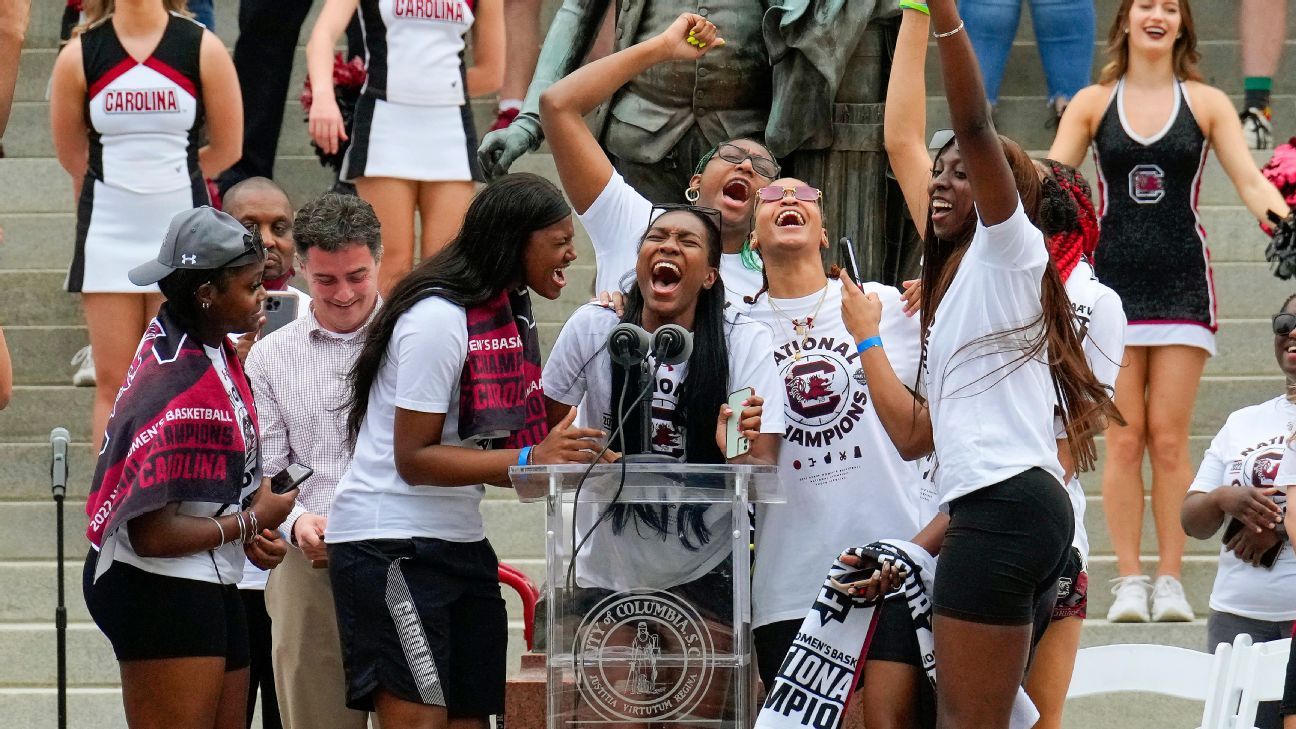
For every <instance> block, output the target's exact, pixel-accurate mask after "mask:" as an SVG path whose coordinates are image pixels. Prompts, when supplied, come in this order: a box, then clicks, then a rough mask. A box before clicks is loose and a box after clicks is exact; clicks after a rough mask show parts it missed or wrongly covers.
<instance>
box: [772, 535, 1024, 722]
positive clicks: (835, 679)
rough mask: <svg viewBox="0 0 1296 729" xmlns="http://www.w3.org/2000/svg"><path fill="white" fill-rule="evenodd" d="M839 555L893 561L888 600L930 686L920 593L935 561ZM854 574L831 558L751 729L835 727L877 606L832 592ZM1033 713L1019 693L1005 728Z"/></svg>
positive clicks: (890, 550) (921, 553)
mask: <svg viewBox="0 0 1296 729" xmlns="http://www.w3.org/2000/svg"><path fill="white" fill-rule="evenodd" d="M846 553H847V554H851V555H855V556H869V557H873V558H874V559H876V560H877V561H878V562H879V563H880V564H891V563H898V565H899V566H900V568H901V570H902V571H903V572H904V573H905V579H904V583H903V585H902V586H901V587H900V588H899V589H898V590H897V595H899V596H902V598H901V597H899V596H897V597H893V598H892V599H904V600H905V602H906V603H907V604H908V606H909V610H910V613H911V614H912V615H913V622H914V632H915V634H916V637H917V639H918V647H919V650H920V651H921V652H922V662H923V670H924V671H925V672H926V674H927V679H928V680H929V681H931V682H932V685H933V686H934V685H935V684H936V656H935V650H934V640H933V635H932V604H931V600H930V599H929V598H928V593H930V591H931V589H932V582H933V580H934V579H935V577H936V560H935V558H933V557H932V556H931V555H930V554H928V553H927V551H926V550H925V549H923V548H922V547H919V546H917V545H914V544H910V543H909V542H904V541H900V540H897V539H887V540H883V541H880V542H873V543H872V544H869V545H868V546H866V547H854V548H851V549H848V550H846ZM856 569H857V568H856V567H852V566H850V565H847V564H845V563H843V562H842V561H841V560H834V561H833V565H832V568H831V569H829V570H828V576H827V577H826V578H824V584H823V587H822V588H821V589H820V591H819V594H818V596H816V598H815V602H814V604H813V605H811V606H810V614H809V615H807V616H806V619H805V620H804V621H803V622H802V623H801V629H800V630H799V631H797V636H796V639H795V640H794V641H793V642H792V647H791V648H790V649H789V650H788V654H787V657H786V658H784V659H783V665H782V666H780V667H779V670H778V676H777V678H775V680H774V685H773V686H771V687H769V689H768V691H767V692H766V695H765V704H764V706H763V707H762V708H761V712H760V716H758V717H757V719H756V729H804V727H813V729H838V728H839V727H840V726H841V723H842V719H843V718H844V717H845V715H846V707H847V705H848V702H849V701H850V697H851V696H852V695H853V694H854V692H855V689H856V688H857V687H858V685H859V681H860V679H861V678H862V676H863V674H864V672H863V670H862V669H863V667H864V661H865V659H866V657H867V654H868V643H869V639H870V638H871V637H872V635H873V627H874V621H875V619H876V618H877V617H878V613H877V611H876V609H875V608H876V607H877V603H869V602H866V601H864V600H862V599H860V598H857V597H853V596H851V595H849V594H847V593H846V592H845V591H844V590H842V589H839V587H838V583H837V581H836V578H838V577H840V576H842V575H844V574H847V573H849V572H854V571H855V570H856ZM1037 721H1039V712H1038V711H1036V709H1035V705H1034V704H1032V703H1031V701H1030V699H1029V698H1028V697H1027V696H1026V692H1025V691H1024V690H1021V689H1019V690H1018V693H1017V699H1016V701H1015V702H1014V704H1013V715H1012V722H1011V724H1010V726H1011V727H1012V729H1029V728H1030V727H1032V726H1034V725H1035V722H1037Z"/></svg>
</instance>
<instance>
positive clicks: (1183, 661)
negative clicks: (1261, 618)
mask: <svg viewBox="0 0 1296 729" xmlns="http://www.w3.org/2000/svg"><path fill="white" fill-rule="evenodd" d="M1232 653H1233V651H1232V648H1231V646H1229V645H1228V644H1227V643H1225V644H1221V645H1220V647H1219V648H1218V649H1217V650H1216V652H1215V653H1214V654H1210V653H1202V652H1201V651H1194V650H1188V649H1187V648H1176V647H1173V646H1164V645H1152V644H1147V643H1124V644H1119V645H1104V646H1096V647H1093V648H1084V649H1082V650H1081V651H1080V652H1079V653H1078V654H1077V655H1076V663H1075V671H1074V672H1073V673H1072V675H1071V687H1070V688H1069V689H1068V690H1067V698H1068V699H1072V698H1079V697H1081V696H1094V695H1098V694H1110V693H1121V692H1130V691H1140V692H1146V693H1153V694H1161V695H1164V696H1174V697H1177V698H1181V699H1190V700H1195V701H1202V702H1204V703H1205V706H1204V708H1203V711H1202V725H1201V729H1220V727H1221V725H1220V723H1219V722H1220V720H1221V718H1222V717H1221V715H1222V713H1223V712H1222V711H1221V708H1220V706H1221V699H1222V695H1223V691H1222V689H1223V688H1224V686H1225V685H1226V684H1225V681H1224V677H1225V675H1226V673H1227V671H1228V667H1229V665H1230V663H1231V661H1230V657H1231V655H1232Z"/></svg>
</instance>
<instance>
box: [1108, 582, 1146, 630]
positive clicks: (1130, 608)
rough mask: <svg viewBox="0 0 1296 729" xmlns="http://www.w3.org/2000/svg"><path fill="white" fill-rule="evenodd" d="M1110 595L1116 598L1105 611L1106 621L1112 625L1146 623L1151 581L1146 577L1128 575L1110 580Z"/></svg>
mask: <svg viewBox="0 0 1296 729" xmlns="http://www.w3.org/2000/svg"><path fill="white" fill-rule="evenodd" d="M1111 591H1112V594H1113V595H1115V596H1116V599H1115V601H1113V602H1112V604H1111V607H1110V608H1108V610H1107V620H1108V621H1109V622H1113V623H1146V622H1147V621H1148V620H1149V616H1148V595H1149V593H1151V591H1152V580H1150V579H1149V578H1148V576H1147V575H1130V576H1129V577H1117V578H1116V579H1114V580H1112V589H1111Z"/></svg>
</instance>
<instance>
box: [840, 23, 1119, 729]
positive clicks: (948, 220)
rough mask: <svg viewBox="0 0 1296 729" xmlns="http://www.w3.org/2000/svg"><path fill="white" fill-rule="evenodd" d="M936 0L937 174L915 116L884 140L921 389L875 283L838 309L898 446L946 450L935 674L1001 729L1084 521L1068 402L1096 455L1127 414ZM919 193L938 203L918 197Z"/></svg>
mask: <svg viewBox="0 0 1296 729" xmlns="http://www.w3.org/2000/svg"><path fill="white" fill-rule="evenodd" d="M906 4H907V5H910V6H912V5H914V3H906ZM928 6H929V7H930V12H931V26H932V29H933V31H935V32H934V34H933V35H934V36H935V38H936V39H937V47H938V48H939V49H940V52H941V67H942V72H943V77H944V86H945V91H946V96H947V99H948V101H949V105H950V116H951V119H952V122H953V127H954V136H953V137H952V138H950V139H948V140H943V144H942V145H941V150H940V152H939V153H938V154H937V156H936V161H935V164H934V165H933V167H932V169H931V174H930V177H929V178H928V180H927V181H926V183H925V184H924V183H923V182H922V180H921V179H920V178H919V177H918V176H917V175H916V174H915V171H916V170H917V169H918V163H917V160H920V159H922V158H925V157H926V155H927V152H926V149H925V147H924V146H923V145H922V141H921V137H922V135H923V133H922V131H921V127H920V126H919V127H917V134H916V135H914V134H913V133H912V132H910V133H909V134H908V135H903V134H902V135H899V138H897V135H896V134H895V132H896V126H897V125H898V124H900V123H901V121H902V120H901V119H898V118H896V117H894V116H892V115H891V114H888V117H887V120H886V123H887V136H888V139H887V147H888V152H892V151H893V150H895V151H896V152H897V153H900V154H895V153H893V155H894V156H893V157H892V166H893V169H896V175H897V178H899V179H900V182H901V186H902V189H903V190H904V191H905V192H906V200H907V201H908V203H909V205H910V207H911V209H915V208H917V210H916V211H915V212H918V211H921V213H922V214H923V217H924V218H925V220H926V232H925V235H924V236H923V240H924V251H923V270H922V292H921V317H920V321H921V331H922V335H923V337H922V341H923V343H924V344H923V348H922V356H921V366H920V377H919V378H917V380H916V382H915V383H914V384H915V388H914V389H915V390H918V391H919V392H921V393H922V397H916V396H914V395H913V394H911V392H910V391H909V390H908V388H907V387H906V384H905V383H903V382H901V381H900V379H899V378H898V377H896V376H895V374H894V372H893V371H891V367H890V364H889V362H888V360H887V357H886V356H885V342H884V341H883V342H881V343H880V344H881V345H882V346H878V345H879V342H878V340H877V339H875V338H878V337H879V331H878V322H879V320H880V314H881V309H882V306H881V302H880V301H879V300H878V297H877V296H876V295H874V294H864V293H862V292H859V291H857V290H852V288H851V287H847V288H846V291H845V294H844V296H843V312H842V314H843V318H844V319H845V320H846V324H847V326H848V327H849V328H850V330H851V332H852V334H854V335H855V337H857V338H860V342H859V349H860V361H861V362H862V363H863V367H864V371H865V374H866V375H867V379H868V382H869V387H870V390H871V392H872V394H873V396H874V398H875V402H878V403H884V402H886V403H894V404H895V407H893V408H892V407H888V408H885V409H884V408H883V407H882V405H881V404H879V415H880V416H881V417H882V419H883V423H884V424H885V425H886V427H887V431H888V433H889V434H890V435H891V437H892V440H893V441H895V443H896V446H897V448H898V450H900V452H902V453H910V454H914V453H934V455H935V462H936V465H935V473H934V482H935V489H936V500H937V501H938V502H939V504H940V506H941V508H942V510H943V511H945V512H946V513H947V514H948V517H947V518H948V526H947V527H946V528H945V530H944V535H943V538H938V539H935V540H934V543H938V544H939V550H940V561H939V563H938V565H937V569H936V578H935V593H934V595H933V596H932V598H933V603H934V607H935V620H934V634H935V654H936V655H937V656H938V667H937V671H938V676H941V677H944V680H938V681H937V683H936V697H937V703H936V712H937V724H938V725H939V726H943V727H949V728H955V729H957V728H962V727H977V729H986V728H999V729H1003V728H1006V727H1007V726H1008V724H1009V717H1010V715H1011V713H1012V707H1013V703H1014V699H1015V697H1016V695H1017V693H1018V691H1019V690H1020V687H1021V684H1022V680H1023V678H1024V677H1025V673H1026V666H1027V657H1028V655H1029V653H1030V650H1031V646H1032V644H1033V642H1034V640H1035V639H1036V638H1037V637H1038V635H1039V633H1041V632H1042V628H1043V623H1044V621H1046V620H1047V617H1048V616H1049V615H1051V613H1052V607H1053V603H1054V601H1055V598H1056V595H1057V581H1058V577H1059V576H1060V575H1061V573H1062V571H1063V569H1064V567H1065V564H1066V561H1067V555H1068V551H1069V549H1070V546H1071V537H1072V531H1073V528H1074V525H1073V521H1072V519H1073V515H1072V510H1071V504H1070V500H1069V499H1068V497H1067V493H1066V490H1065V489H1064V488H1063V484H1064V483H1065V481H1066V479H1067V471H1066V470H1065V469H1064V468H1063V466H1062V464H1061V463H1060V461H1059V458H1058V445H1057V438H1056V431H1055V426H1054V415H1055V412H1058V413H1060V415H1061V418H1062V423H1063V426H1064V429H1065V431H1066V435H1067V446H1068V450H1069V451H1070V453H1069V456H1070V457H1069V459H1068V460H1069V461H1070V462H1071V463H1073V464H1074V466H1073V468H1076V469H1086V468H1090V467H1092V463H1093V460H1094V458H1095V455H1096V454H1095V450H1094V440H1093V436H1094V433H1095V432H1097V430H1098V429H1099V427H1100V424H1101V422H1102V419H1103V416H1104V415H1108V414H1114V411H1113V410H1112V409H1111V403H1110V399H1109V398H1108V396H1107V394H1106V392H1105V390H1104V389H1103V387H1102V385H1101V384H1100V383H1099V382H1098V381H1097V380H1096V379H1095V378H1094V376H1093V373H1092V372H1091V371H1090V369H1089V366H1088V364H1087V363H1086V361H1085V356H1084V351H1083V348H1082V346H1081V342H1080V338H1079V336H1078V335H1077V332H1076V330H1075V328H1074V323H1073V312H1072V309H1071V306H1070V302H1069V301H1068V300H1067V297H1066V292H1065V289H1064V288H1063V284H1062V280H1061V277H1060V276H1059V274H1058V271H1057V270H1056V268H1055V267H1053V266H1051V265H1049V263H1050V261H1049V251H1048V249H1047V247H1046V245H1045V241H1044V237H1043V234H1042V233H1041V232H1040V230H1039V228H1038V227H1036V225H1035V224H1034V223H1033V222H1032V217H1031V216H1033V215H1035V214H1036V213H1037V212H1038V208H1039V203H1040V199H1041V181H1040V176H1039V173H1038V172H1037V171H1036V168H1035V165H1034V163H1033V162H1031V160H1030V159H1029V157H1027V156H1026V154H1025V152H1023V151H1022V150H1021V148H1020V147H1019V146H1018V145H1017V144H1016V143H1014V142H1012V141H1011V140H1008V139H1006V138H1004V137H1001V136H999V135H998V134H997V133H996V132H995V129H994V123H993V121H992V120H991V119H990V115H989V110H988V106H987V104H986V98H985V91H984V88H983V86H982V83H981V76H980V71H979V69H978V68H977V63H976V58H975V55H974V54H973V52H972V47H971V43H970V42H969V41H968V39H967V34H966V33H964V32H963V23H962V20H961V19H960V17H959V14H958V9H957V7H956V6H955V3H954V2H953V1H952V0H932V2H929V3H928ZM914 12H918V11H917V10H913V11H910V12H908V13H906V15H912V14H913V13H914ZM906 20H908V18H906ZM909 30H910V34H911V35H912V33H913V27H912V24H910V29H909ZM919 35H921V34H919ZM910 40H911V43H910V44H909V45H908V46H906V52H905V55H903V56H901V55H900V54H899V53H898V54H897V62H896V64H895V66H894V68H901V67H903V68H905V69H908V71H909V72H910V73H911V74H921V73H922V66H921V61H922V56H921V54H919V53H917V49H916V46H917V45H918V44H917V43H913V42H912V40H913V39H912V38H911V39H910ZM919 43H925V41H919ZM915 57H917V61H918V63H917V64H916V65H915V64H914V60H915ZM896 82H897V80H896V78H894V77H893V78H892V80H891V88H892V89H894V88H896ZM919 93H920V94H921V93H922V92H921V91H920V92H919ZM912 101H913V100H912V99H911V100H910V102H911V103H912ZM894 103H895V101H894V100H892V101H891V102H890V103H888V109H887V111H888V112H891V111H892V109H891V106H892V104H894ZM918 104H921V101H920V100H919V101H918ZM902 107H904V108H909V107H907V106H904V105H902ZM905 123H907V124H909V125H911V127H912V126H915V125H913V120H912V119H909V120H907V121H906V122H905ZM915 138H916V139H917V141H916V143H915V141H914V140H915ZM906 161H908V162H909V163H910V164H905V162H906ZM902 168H903V170H904V171H903V172H902V171H901V169H902ZM902 175H903V177H902ZM924 190H925V195H924V194H922V192H923V191H924ZM920 197H921V198H925V202H926V204H925V205H922V204H920V205H917V206H916V205H915V200H916V199H919V198H920ZM919 219H922V218H919ZM923 397H925V401H924V400H923V399H922V398H923ZM924 546H926V545H924ZM889 577H890V576H889V575H888V574H886V573H885V572H880V573H879V574H878V575H877V577H875V578H874V579H873V580H870V581H868V582H861V583H858V584H857V589H858V590H861V591H862V592H865V593H866V594H867V593H874V594H875V591H877V590H878V589H879V588H881V587H883V584H882V583H885V582H886V581H887V580H888V578H889ZM886 587H889V585H886ZM883 591H885V590H883ZM1042 608H1047V609H1042ZM1037 621H1038V622H1039V623H1041V624H1039V625H1038V626H1037V625H1036V623H1037ZM987 665H993V666H995V667H996V670H994V671H986V670H984V667H985V666H987Z"/></svg>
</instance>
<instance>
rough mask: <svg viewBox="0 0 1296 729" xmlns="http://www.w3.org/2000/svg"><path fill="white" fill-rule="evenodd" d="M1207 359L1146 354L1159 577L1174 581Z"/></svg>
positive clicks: (1163, 350)
mask: <svg viewBox="0 0 1296 729" xmlns="http://www.w3.org/2000/svg"><path fill="white" fill-rule="evenodd" d="M1206 357H1207V355H1206V351H1205V350H1203V349H1200V348H1198V347H1186V346H1174V347H1152V348H1150V349H1149V352H1148V399H1147V403H1148V409H1147V433H1148V456H1149V458H1150V459H1151V461H1152V517H1153V519H1155V521H1156V532H1157V553H1158V555H1159V557H1160V563H1159V564H1158V565H1157V576H1161V575H1170V576H1172V577H1175V578H1178V577H1179V573H1180V569H1181V567H1182V564H1183V551H1184V542H1185V541H1186V540H1187V536H1186V535H1185V534H1184V531H1183V527H1182V526H1181V525H1180V523H1179V512H1180V510H1181V508H1182V507H1183V500H1184V494H1186V493H1187V492H1188V485H1189V484H1191V483H1192V480H1193V470H1192V465H1191V464H1190V462H1189V460H1188V426H1189V424H1190V423H1191V421H1192V411H1193V403H1194V402H1195V401H1196V399H1197V386H1198V385H1199V384H1200V383H1201V375H1202V370H1203V369H1205V368H1206ZM1109 432H1110V431H1109Z"/></svg>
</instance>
